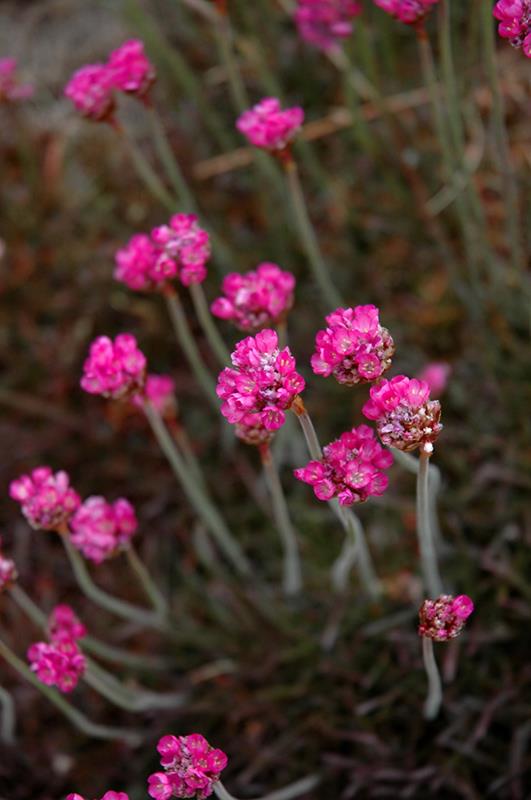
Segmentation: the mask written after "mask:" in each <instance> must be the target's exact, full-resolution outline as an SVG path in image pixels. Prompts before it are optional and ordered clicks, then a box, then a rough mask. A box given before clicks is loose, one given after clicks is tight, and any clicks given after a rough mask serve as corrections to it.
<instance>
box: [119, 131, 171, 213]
mask: <svg viewBox="0 0 531 800" xmlns="http://www.w3.org/2000/svg"><path fill="white" fill-rule="evenodd" d="M120 133H121V140H122V141H123V142H124V143H125V147H126V150H127V152H128V153H129V158H130V159H131V161H132V163H133V166H134V168H135V170H136V172H137V174H138V176H139V177H140V179H141V180H142V182H143V183H144V185H145V186H146V188H147V189H148V191H149V192H150V194H152V195H153V197H154V198H155V199H156V200H158V201H159V203H160V204H161V205H163V206H165V208H167V209H168V211H170V212H171V213H175V211H176V208H175V200H174V199H173V197H172V196H171V194H170V193H169V192H168V190H167V189H166V187H165V186H164V184H163V183H162V181H161V180H160V178H159V176H158V175H157V173H156V172H155V170H154V169H153V167H152V166H151V164H150V163H149V161H148V160H147V158H146V157H145V156H144V154H143V152H142V150H141V149H140V147H138V145H137V144H136V143H135V141H134V140H133V138H132V137H131V135H130V133H129V131H128V130H127V128H125V127H123V128H121V129H120Z"/></svg>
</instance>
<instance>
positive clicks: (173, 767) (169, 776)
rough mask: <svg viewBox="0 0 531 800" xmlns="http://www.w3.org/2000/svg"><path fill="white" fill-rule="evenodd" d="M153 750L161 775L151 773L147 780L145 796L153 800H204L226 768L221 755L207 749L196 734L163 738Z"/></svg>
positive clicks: (199, 735)
mask: <svg viewBox="0 0 531 800" xmlns="http://www.w3.org/2000/svg"><path fill="white" fill-rule="evenodd" d="M157 750H158V751H159V753H160V756H161V759H160V763H161V766H162V767H163V768H164V772H155V773H154V774H153V775H150V776H149V778H148V794H149V795H150V797H153V798H154V799H155V800H169V798H170V797H182V798H194V800H204V799H205V798H206V797H210V795H211V794H212V792H213V791H214V785H215V784H216V783H217V781H219V777H220V774H221V772H222V771H223V770H224V769H225V767H226V765H227V756H226V755H225V753H224V752H223V751H222V750H217V749H214V748H213V747H211V746H210V745H209V743H208V742H207V740H206V739H205V738H204V736H201V734H199V733H192V734H190V735H189V736H163V737H162V739H160V740H159V743H158V746H157Z"/></svg>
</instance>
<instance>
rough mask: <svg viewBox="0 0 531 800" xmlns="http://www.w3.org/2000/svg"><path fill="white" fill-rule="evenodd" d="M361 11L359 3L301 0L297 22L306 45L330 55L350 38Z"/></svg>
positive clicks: (332, 0) (298, 4)
mask: <svg viewBox="0 0 531 800" xmlns="http://www.w3.org/2000/svg"><path fill="white" fill-rule="evenodd" d="M361 10H362V9H361V4H360V3H359V0H297V10H296V11H295V22H296V24H297V28H298V31H299V33H300V35H301V37H302V38H303V39H304V40H305V41H306V42H308V43H309V44H312V45H314V46H315V47H318V48H319V49H320V50H324V51H325V52H326V51H330V50H334V49H335V48H337V46H338V43H339V42H340V41H341V39H346V38H347V37H348V36H350V34H351V33H352V20H353V19H354V18H355V17H357V16H358V15H359V14H361Z"/></svg>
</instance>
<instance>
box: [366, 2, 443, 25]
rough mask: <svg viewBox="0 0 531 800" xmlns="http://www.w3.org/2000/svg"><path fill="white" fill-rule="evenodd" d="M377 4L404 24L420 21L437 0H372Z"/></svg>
mask: <svg viewBox="0 0 531 800" xmlns="http://www.w3.org/2000/svg"><path fill="white" fill-rule="evenodd" d="M374 2H375V3H376V5H377V6H379V7H380V8H382V9H383V10H384V11H387V13H388V14H390V15H391V16H392V17H395V19H399V20H400V22H405V23H406V25H416V24H417V23H419V22H421V21H422V20H423V19H424V17H425V16H426V14H428V13H429V11H430V10H431V8H432V6H434V5H436V4H437V3H438V2H439V0H374Z"/></svg>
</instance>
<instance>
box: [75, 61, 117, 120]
mask: <svg viewBox="0 0 531 800" xmlns="http://www.w3.org/2000/svg"><path fill="white" fill-rule="evenodd" d="M64 93H65V96H66V97H68V99H69V100H71V101H72V103H73V104H74V106H75V108H76V109H77V111H79V113H80V114H82V115H83V116H84V117H87V118H88V119H91V120H93V121H95V122H102V121H104V122H112V121H113V118H114V110H115V101H114V77H113V73H112V71H111V70H110V69H109V68H108V67H107V65H106V64H86V65H85V66H84V67H81V68H80V69H78V70H77V71H76V72H74V74H73V75H72V77H71V78H70V80H69V81H68V83H67V85H66V86H65V90H64Z"/></svg>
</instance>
